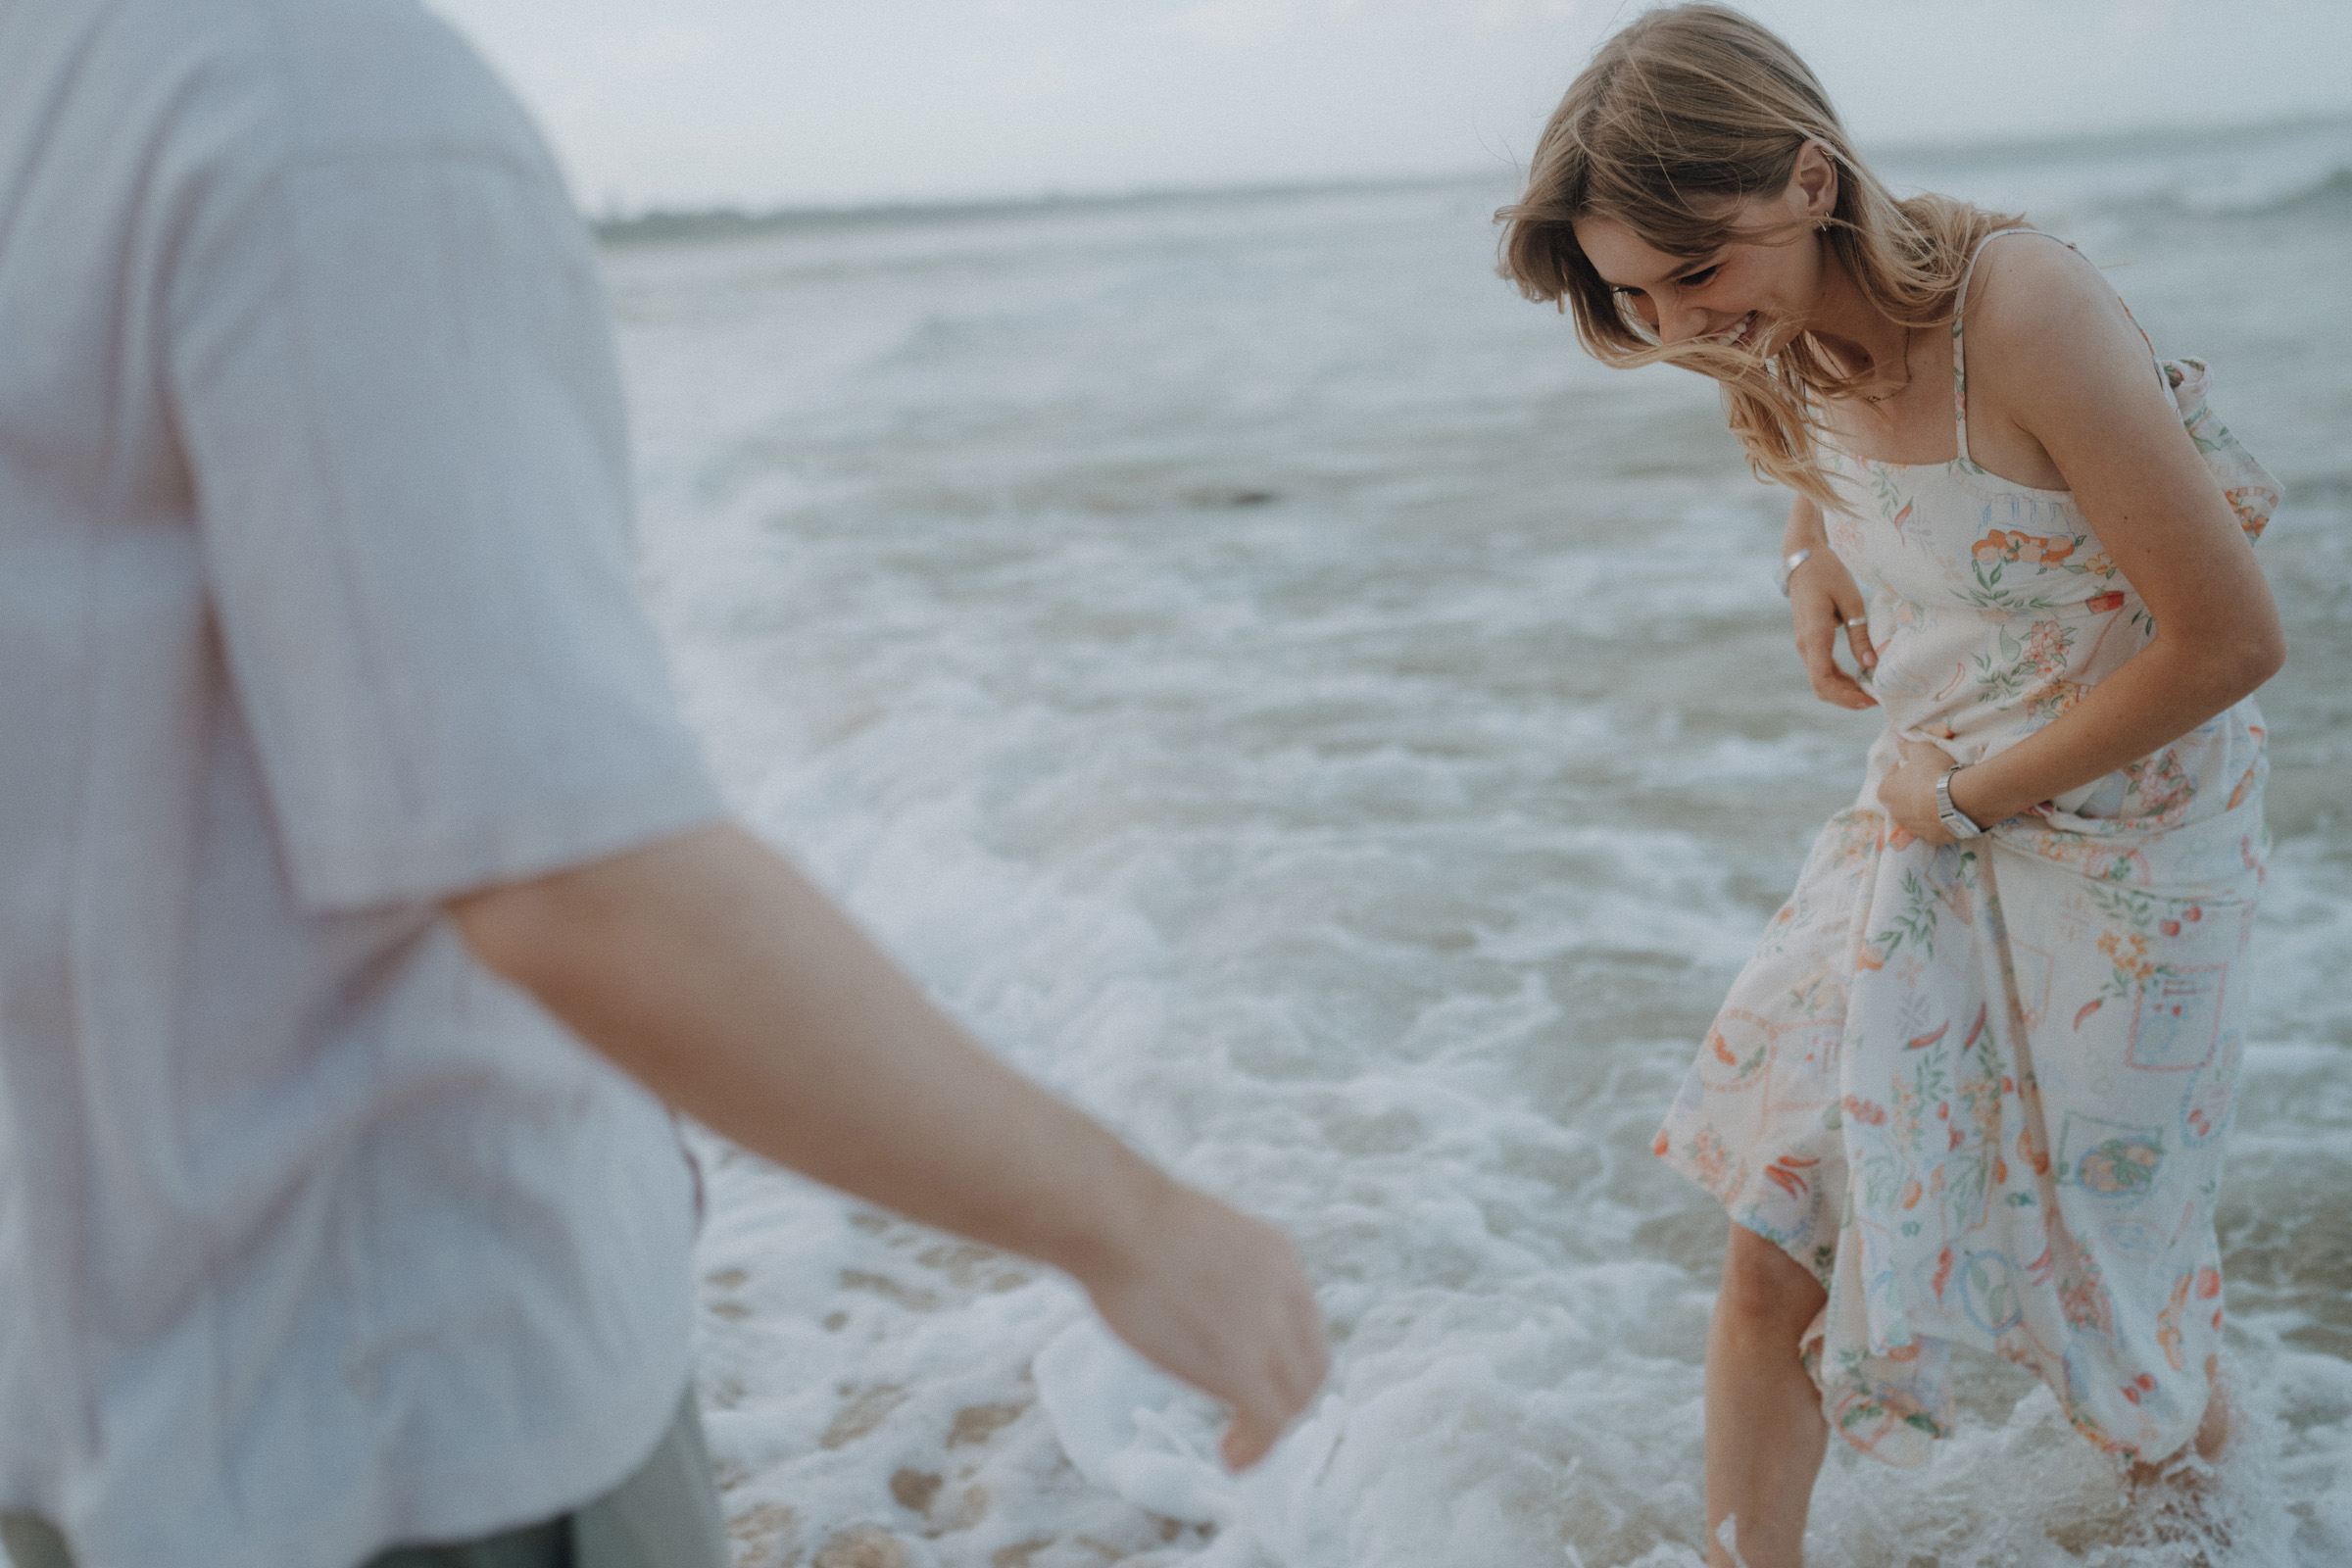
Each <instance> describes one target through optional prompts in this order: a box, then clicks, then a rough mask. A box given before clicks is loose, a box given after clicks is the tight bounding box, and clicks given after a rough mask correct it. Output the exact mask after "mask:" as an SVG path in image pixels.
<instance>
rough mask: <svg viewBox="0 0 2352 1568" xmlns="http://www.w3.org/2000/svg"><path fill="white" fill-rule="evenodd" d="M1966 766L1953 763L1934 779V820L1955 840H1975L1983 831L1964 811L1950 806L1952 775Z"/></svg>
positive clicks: (1964, 763)
mask: <svg viewBox="0 0 2352 1568" xmlns="http://www.w3.org/2000/svg"><path fill="white" fill-rule="evenodd" d="M1967 765H1968V764H1967V763H1966V762H1954V763H1953V764H1952V765H1951V766H1949V767H1947V768H1945V769H1944V770H1943V771H1942V773H1940V774H1939V775H1937V777H1936V820H1937V821H1939V822H1941V823H1942V824H1943V830H1944V831H1945V832H1946V833H1949V834H1950V835H1951V836H1952V837H1954V838H1956V839H1973V838H1977V837H1979V836H1981V835H1982V834H1983V833H1984V831H1985V830H1984V829H1983V828H1981V827H1979V826H1977V824H1976V823H1975V822H1973V821H1971V820H1970V819H1969V815H1968V813H1967V812H1966V811H1963V810H1962V809H1960V808H1958V807H1957V806H1954V805H1953V804H1952V775H1953V774H1954V773H1957V772H1959V771H1960V770H1961V769H1962V768H1964V767H1966V766H1967Z"/></svg>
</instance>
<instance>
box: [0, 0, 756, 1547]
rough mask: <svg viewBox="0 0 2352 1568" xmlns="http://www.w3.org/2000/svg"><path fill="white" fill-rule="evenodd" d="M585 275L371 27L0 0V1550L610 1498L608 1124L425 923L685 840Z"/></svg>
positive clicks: (635, 1150)
mask: <svg viewBox="0 0 2352 1568" xmlns="http://www.w3.org/2000/svg"><path fill="white" fill-rule="evenodd" d="M719 811H720V804H719V802H718V800H717V798H716V795H715V793H714V791H713V789H712V786H711V783H710V781H709V778H708V775H707V773H706V770H705V768H704V766H703V764H702V760H701V758H700V755H699V751H698V749H697V747H696V745H695V743H694V741H693V739H692V737H691V736H690V735H689V734H688V733H687V732H686V731H685V730H684V729H683V728H682V726H681V724H680V721H679V719H678V717H677V715H676V712H675V708H674V704H673V701H672V697H671V693H670V690H669V686H668V680H667V675H666V673H665V670H664V666H663V662H662V653H661V650H660V647H659V645H658V643H657V641H656V639H655V637H654V635H653V634H652V632H651V631H650V630H649V628H648V625H647V623H646V620H645V617H644V615H643V613H642V611H641V608H640V606H639V605H638V603H637V600H636V598H635V594H634V588H633V584H632V567H631V561H630V545H629V474H628V468H627V455H626V448H625V442H624V433H623V428H622V419H621V407H620V398H619V392H618V385H617V378H616V374H615V370H614V366H613V355H612V350H611V343H610V328H609V323H608V318H607V313H606V308H605V304H604V300H603V297H602V294H601V291H600V286H599V281H598V278H597V275H596V270H595V264H594V258H593V255H592V253H591V251H590V248H589V245H588V243H587V240H586V237H585V235H584V233H583V231H582V227H581V224H580V222H579V221H578V219H577V218H576V216H575V215H574V214H573V212H572V211H571V210H570V208H569V206H568V205H567V203H566V201H565V199H564V191H563V188H562V185H561V183H560V181H559V180H558V178H557V176H556V174H555V172H554V171H553V169H552V167H551V165H550V162H549V160H548V157H547V154H546V152H545V150H544V148H543V147H542V145H541V143H540V141H539V139H538V137H537V136H536V135H535V134H534V132H533V130H532V129H531V127H530V125H529V123H527V121H526V120H525V119H524V117H523V115H522V114H521V112H520V111H519V110H518V109H517V108H516V106H515V103H514V102H513V100H512V99H511V98H510V97H509V96H508V95H507V93H506V92H505V91H504V90H503V89H502V88H501V87H500V86H499V84H498V83H497V82H496V81H495V80H494V79H493V78H492V77H491V75H490V74H489V73H488V72H487V71H486V70H484V68H483V67H482V65H481V64H480V62H479V61H478V60H477V59H476V58H475V57H474V56H472V55H471V54H470V53H469V52H468V51H467V50H466V48H465V47H464V46H463V45H462V44H460V43H459V42H458V40H457V39H456V38H455V37H454V36H453V35H452V34H451V33H450V32H449V31H448V30H447V29H446V28H445V27H443V26H442V25H439V24H438V23H436V22H433V21H432V20H430V19H428V18H427V17H426V16H424V15H423V14H422V13H421V12H420V11H419V10H418V9H417V6H416V5H415V4H414V3H413V0H0V1509H23V1510H30V1511H33V1512H36V1513H39V1514H41V1515H43V1516H44V1517H46V1518H48V1519H50V1520H51V1521H52V1522H54V1523H56V1524H57V1525H59V1526H60V1527H61V1528H62V1529H63V1530H64V1531H65V1533H66V1535H67V1537H68V1538H69V1540H70V1542H71V1543H72V1544H73V1549H74V1551H75V1553H76V1555H77V1557H78V1559H79V1563H80V1568H352V1565H353V1564H355V1563H358V1562H359V1561H361V1560H362V1559H363V1558H365V1557H366V1556H367V1555H368V1554H369V1553H370V1552H372V1551H374V1550H376V1549H378V1548H380V1547H381V1546H383V1545H385V1544H390V1543H393V1542H398V1541H410V1540H418V1539H436V1538H437V1539H448V1538H452V1537H464V1536H470V1535H476V1534H481V1533H486V1532H489V1531H492V1530H495V1529H499V1528H504V1527H507V1526H511V1525H514V1524H517V1523H520V1522H523V1521H525V1520H528V1519H533V1518H538V1517H544V1516H546V1515H548V1514H551V1513H555V1512H558V1511H560V1510H562V1509H564V1508H565V1507H568V1506H570V1505H572V1504H574V1503H576V1502H578V1501H581V1500H583V1499H585V1498H587V1497H589V1496H592V1495H595V1494H597V1493H599V1492H601V1491H603V1490H605V1489H606V1488H608V1487H610V1486H611V1485H612V1484H613V1483H614V1482H615V1481H617V1480H618V1479H619V1478H620V1477H622V1476H623V1475H625V1474H627V1473H628V1472H629V1470H631V1469H632V1468H633V1467H634V1466H635V1465H636V1464H637V1463H639V1462H640V1461H641V1460H642V1459H643V1457H644V1455H645V1454H646V1452H647V1451H648V1450H649V1449H650V1448H651V1447H652V1446H653V1444H654V1443H655V1441H656V1439H657V1438H658V1437H659V1436H660V1434H661V1432H662V1428H663V1426H664V1425H665V1423H666V1422H667V1420H668V1418H669V1416H670V1415H671V1413H672V1411H673V1409H674V1407H675V1401H676V1399H677V1397H678V1395H679V1392H680V1390H681V1389H682V1388H683V1386H684V1382H685V1378H686V1374H687V1360H686V1357H687V1336H688V1328H689V1314H690V1310H691V1299H690V1284H689V1279H688V1265H689V1259H688V1252H689V1247H690V1243H691V1232H692V1216H691V1205H692V1198H691V1179H690V1176H689V1174H688V1172H687V1170H686V1169H685V1166H684V1164H683V1161H682V1159H681V1156H680V1153H679V1150H678V1147H677V1144H676V1140H675V1137H674V1134H673V1131H672V1128H671V1126H670V1124H669V1122H668V1119H667V1117H666V1115H665V1113H664V1112H663V1111H662V1108H661V1106H660V1105H659V1104H658V1103H656V1102H655V1101H654V1100H653V1099H651V1098H650V1097H649V1096H647V1095H646V1094H645V1093H643V1092H642V1091H641V1090H639V1089H638V1088H636V1087H635V1086H634V1085H633V1084H631V1083H629V1082H628V1081H627V1080H625V1079H624V1078H622V1077H621V1076H620V1075H619V1074H617V1073H616V1072H614V1071H613V1070H612V1069H611V1068H610V1067H609V1066H607V1065H606V1064H605V1063H603V1062H602V1061H601V1060H600V1059H598V1058H596V1057H595V1056H593V1055H592V1054H590V1053H589V1052H588V1051H587V1050H586V1049H585V1048H583V1047H582V1046H581V1045H579V1044H578V1043H577V1042H576V1041H574V1040H573V1039H571V1038H570V1037H569V1036H567V1035H566V1034H564V1032H563V1030H562V1029H560V1028H559V1027H558V1026H557V1025H556V1024H555V1023H554V1022H553V1021H552V1020H551V1019H550V1018H548V1017H547V1016H546V1015H545V1014H544V1013H543V1012H541V1011H540V1010H539V1009H538V1007H537V1006H536V1005H535V1004H533V1003H532V1002H530V1001H529V1000H528V999H527V998H525V997H524V996H523V995H522V994H520V993H519V992H517V991H515V990H514V989H512V988H510V987H508V986H506V985H505V984H503V983H502V982H500V981H498V980H497V979H495V978H493V977H492V976H490V975H489V974H488V973H487V972H485V971H484V970H482V969H481V968H479V967H478V966H476V965H475V964H474V963H473V962H472V961H471V960H470V958H469V956H468V955H467V954H466V951H465V949H464V947H463V945H462V944H461V943H460V941H459V939H458V937H457V935H456V934H455V932H454V931H453V929H452V928H451V926H450V924H449V922H448V921H447V920H446V919H444V918H443V917H442V915H441V914H440V912H439V908H438V905H437V902H436V901H438V900H440V899H442V898H444V897H446V896H447V895H449V894H452V893H454V892H457V891H461V890H464V889H467V888H471V887H476V886H481V885H485V884H493V883H497V882H501V881H507V880H513V879H516V878H521V877H527V876H530V875H533V874H535V873H539V872H543V871H547V870H550V869H554V868H557V867H561V866H564V865H566V864H571V863H577V862H580V861H584V860H588V859H593V858H598V857H601V856H604V855H606V854H609V853H612V852H614V851H617V850H621V849H624V848H628V847H630V846H634V845H637V844H641V843H644V842H647V841H649V840H652V839H656V838H659V837H662V836H664V835H667V834H670V833H673V832H676V831H679V830H681V829H684V828H686V827H688V826H691V825H693V824H696V823H698V822H703V821H707V820H710V819H711V818H712V817H714V816H716V815H717V814H718V813H719Z"/></svg>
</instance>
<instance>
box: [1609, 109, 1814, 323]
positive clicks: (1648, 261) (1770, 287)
mask: <svg viewBox="0 0 2352 1568" xmlns="http://www.w3.org/2000/svg"><path fill="white" fill-rule="evenodd" d="M1836 204H1837V183H1836V174H1835V173H1834V172H1833V170H1832V166H1831V165H1830V163H1829V160H1828V159H1827V158H1825V157H1823V156H1822V155H1821V153H1820V151H1819V144H1818V143H1807V144H1806V146H1805V149H1804V151H1803V152H1802V153H1801V154H1800V155H1799V156H1798V159H1797V167H1796V170H1795V172H1793V173H1792V174H1791V175H1790V177H1789V188H1788V189H1787V190H1785V191H1783V192H1781V193H1780V194H1779V195H1777V196H1751V197H1749V198H1748V199H1747V200H1745V201H1743V202H1741V203H1740V205H1739V206H1738V207H1737V208H1735V209H1734V210H1733V212H1732V215H1731V217H1732V226H1733V227H1734V228H1736V229H1740V230H1752V229H1756V228H1769V227H1770V226H1772V225H1776V224H1786V225H1788V226H1787V227H1786V228H1784V229H1782V230H1781V232H1779V233H1778V234H1776V235H1775V236H1774V237H1773V238H1771V239H1767V240H1761V241H1754V242H1748V241H1740V242H1735V243H1733V244H1729V245H1725V246H1724V247H1722V248H1721V249H1720V250H1716V251H1711V252H1709V253H1708V254H1707V255H1704V256H1698V257H1691V256H1674V255H1670V254H1668V253H1667V252H1665V251H1661V250H1656V249H1653V248H1652V247H1651V246H1650V245H1649V244H1648V243H1647V242H1646V241H1644V240H1643V239H1642V237H1641V236H1640V235H1639V234H1636V233H1635V232H1634V231H1633V230H1632V229H1631V228H1629V227H1627V226H1626V225H1625V224H1624V223H1622V222H1619V221H1617V220H1616V219H1613V218H1580V219H1578V220H1577V221H1576V225H1575V227H1576V242H1577V244H1578V245H1579V246H1581V247H1582V248H1583V250H1584V253H1585V257H1586V259H1587V260H1588V261H1590V262H1591V263H1592V264H1593V270H1595V271H1597V272H1598V273H1599V274H1600V276H1601V280H1602V281H1604V282H1606V283H1608V284H1609V285H1610V286H1611V287H1613V288H1614V289H1615V290H1616V291H1617V294H1618V297H1619V298H1621V299H1623V300H1624V301H1625V303H1626V304H1627V305H1628V306H1630V307H1631V308H1632V309H1633V312H1634V314H1635V315H1636V316H1638V317H1640V318H1641V319H1642V320H1644V321H1646V322H1648V323H1649V324H1650V325H1651V326H1652V327H1654V328H1655V329H1656V330H1657V334H1658V337H1659V339H1660V341H1662V342H1666V343H1682V342H1686V341H1689V340H1691V339H1693V338H1711V339H1714V340H1715V341H1717V342H1720V343H1723V344H1725V345H1726V346H1729V347H1735V348H1748V347H1753V348H1756V349H1758V350H1759V351H1760V352H1762V353H1765V354H1772V353H1776V352H1778V351H1779V350H1780V348H1781V347H1782V346H1783V345H1784V344H1786V343H1787V342H1788V341H1789V338H1790V337H1792V336H1794V335H1795V334H1796V333H1797V332H1800V331H1803V330H1805V329H1806V328H1807V327H1808V326H1810V325H1811V324H1812V323H1813V321H1814V318H1815V316H1816V314H1817V306H1818V304H1819V302H1820V300H1821V295H1822V282H1823V276H1824V272H1825V270H1826V262H1825V258H1824V247H1823V246H1822V245H1821V243H1820V241H1819V238H1818V236H1817V235H1816V233H1815V228H1814V225H1815V224H1816V223H1817V222H1818V221H1819V220H1820V218H1821V217H1822V216H1824V215H1826V214H1828V213H1829V212H1831V211H1833V210H1834V209H1835V207H1836ZM1759 334H1761V336H1762V337H1763V339H1764V341H1762V342H1758V341H1757V339H1758V337H1759Z"/></svg>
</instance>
